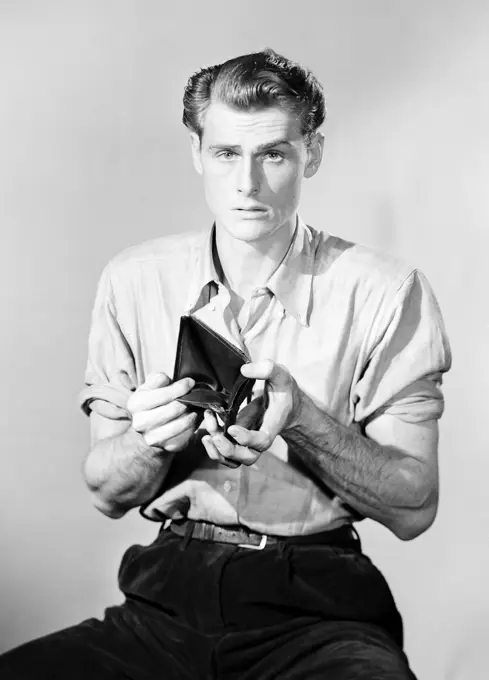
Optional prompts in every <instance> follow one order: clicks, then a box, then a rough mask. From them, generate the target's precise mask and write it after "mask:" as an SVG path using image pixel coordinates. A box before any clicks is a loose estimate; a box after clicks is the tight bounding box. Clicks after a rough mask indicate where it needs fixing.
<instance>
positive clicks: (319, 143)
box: [304, 132, 324, 177]
mask: <svg viewBox="0 0 489 680" xmlns="http://www.w3.org/2000/svg"><path fill="white" fill-rule="evenodd" d="M323 149H324V135H323V133H322V132H316V133H315V134H314V135H313V136H312V137H311V140H310V142H309V144H308V147H307V161H306V166H305V168H304V177H312V176H313V175H315V174H316V172H317V171H318V170H319V166H320V165H321V161H322V159H323Z"/></svg>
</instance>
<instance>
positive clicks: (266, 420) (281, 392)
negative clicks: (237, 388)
mask: <svg viewBox="0 0 489 680" xmlns="http://www.w3.org/2000/svg"><path fill="white" fill-rule="evenodd" d="M241 373H242V374H243V375H244V376H245V377H247V378H255V380H264V381H265V392H264V396H263V397H258V398H257V399H254V400H253V401H252V402H251V403H250V404H248V405H247V406H246V407H245V408H243V409H242V410H241V411H240V412H239V414H238V418H237V420H236V424H235V425H232V426H231V427H230V428H229V429H228V433H229V434H230V435H231V437H233V438H234V439H235V441H236V442H237V444H234V443H233V442H231V441H230V440H229V439H227V437H225V435H224V434H223V430H222V428H221V427H220V426H219V424H218V422H217V419H216V416H215V415H214V413H213V412H212V411H206V412H205V415H204V421H203V427H204V428H205V429H206V430H207V432H208V433H209V434H208V435H205V436H204V437H203V438H202V443H203V444H204V446H205V449H206V451H207V453H208V455H209V457H210V458H212V459H213V460H218V461H219V462H221V463H223V464H224V465H227V466H228V467H238V466H239V465H241V464H242V465H253V463H254V462H255V461H256V460H257V459H258V457H259V456H260V455H261V454H262V453H263V451H266V450H267V449H268V448H270V446H271V445H272V443H273V441H274V439H275V437H276V436H277V435H279V434H280V433H281V432H282V431H283V430H285V429H287V428H290V427H293V426H294V425H296V424H297V422H298V421H299V417H300V410H301V407H302V392H301V390H300V389H299V387H298V385H297V383H296V381H295V380H294V378H293V377H292V376H291V375H290V373H289V371H288V370H287V369H286V368H285V366H282V365H281V364H276V363H274V362H273V361H271V360H270V359H266V360H264V361H258V362H256V363H250V364H245V365H244V366H243V367H242V369H241ZM263 404H266V409H265V412H264V414H263V421H262V425H261V427H260V429H259V430H249V429H247V427H248V426H249V423H250V422H252V421H253V420H254V419H255V418H256V415H257V410H258V409H259V408H260V406H262V405H263Z"/></svg>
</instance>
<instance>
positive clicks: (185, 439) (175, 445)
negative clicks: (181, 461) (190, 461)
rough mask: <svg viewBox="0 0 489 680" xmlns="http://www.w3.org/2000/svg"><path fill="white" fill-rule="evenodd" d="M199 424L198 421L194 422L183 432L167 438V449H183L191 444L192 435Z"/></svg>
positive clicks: (170, 450)
mask: <svg viewBox="0 0 489 680" xmlns="http://www.w3.org/2000/svg"><path fill="white" fill-rule="evenodd" d="M197 426H198V422H193V423H192V424H191V425H190V427H188V428H187V429H186V430H184V431H183V432H182V433H181V434H179V435H177V436H176V437H171V438H170V439H167V440H166V442H165V451H169V452H170V453H171V452H173V451H182V450H183V449H185V448H186V447H187V446H188V445H189V442H190V440H191V439H192V436H193V435H194V434H195V431H196V429H197Z"/></svg>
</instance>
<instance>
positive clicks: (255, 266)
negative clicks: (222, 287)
mask: <svg viewBox="0 0 489 680" xmlns="http://www.w3.org/2000/svg"><path fill="white" fill-rule="evenodd" d="M295 226H296V218H294V219H292V220H291V221H290V224H285V225H283V226H282V227H281V228H280V229H279V230H277V231H276V232H275V233H273V234H272V235H271V236H270V237H268V238H265V239H262V240H259V241H253V242H252V243H248V242H246V241H240V240H239V239H236V238H234V237H233V236H231V234H229V232H227V231H226V230H225V229H224V228H222V227H220V226H219V224H216V249H217V259H218V262H216V264H217V265H218V266H219V265H220V268H221V269H222V274H223V282H224V283H225V284H226V286H227V287H228V288H229V289H230V291H231V293H234V294H235V295H237V296H238V297H239V298H241V299H243V300H248V299H249V298H250V297H251V294H252V292H253V290H254V289H255V288H259V287H260V286H264V285H265V284H266V283H267V281H268V279H269V278H270V277H271V276H272V274H273V273H274V272H275V270H276V269H277V267H278V266H279V264H280V263H281V262H282V260H283V258H284V256H285V254H286V252H287V250H288V248H289V246H290V243H291V241H292V237H293V235H294V232H295Z"/></svg>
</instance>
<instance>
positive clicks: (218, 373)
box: [173, 316, 255, 438]
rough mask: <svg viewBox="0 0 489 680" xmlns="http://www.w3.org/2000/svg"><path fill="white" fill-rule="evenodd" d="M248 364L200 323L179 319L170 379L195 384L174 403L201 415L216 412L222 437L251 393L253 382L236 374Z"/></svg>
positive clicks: (243, 355)
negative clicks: (185, 406) (220, 425)
mask: <svg viewBox="0 0 489 680" xmlns="http://www.w3.org/2000/svg"><path fill="white" fill-rule="evenodd" d="M248 361H249V360H248V357H247V356H246V354H244V352H242V351H241V350H240V349H238V348H237V347H235V346H234V345H232V344H231V343H230V342H228V341H227V340H226V339H225V338H223V337H222V336H221V335H219V334H218V333H216V332H215V331H213V330H212V329H211V328H209V327H208V326H206V325H205V324H204V323H202V322H201V321H199V320H198V319H196V318H194V317H192V316H182V317H181V319H180V330H179V333H178V342H177V355H176V359H175V368H174V373H173V380H174V381H175V380H180V379H181V378H193V379H194V380H195V385H194V387H193V388H192V389H191V390H190V392H188V393H187V394H185V395H184V396H183V397H180V398H179V399H177V401H179V402H180V403H182V404H185V405H187V406H188V407H189V408H190V409H191V410H194V411H197V412H199V411H200V412H201V413H202V414H203V412H204V410H205V409H211V410H212V411H214V412H215V413H217V414H218V415H219V416H220V418H221V420H222V422H223V428H224V433H225V434H226V433H227V430H228V428H229V427H230V426H231V425H233V424H234V423H235V422H236V416H237V414H238V410H239V407H240V406H241V404H242V403H243V401H244V400H245V399H246V398H248V399H249V398H250V396H251V392H252V390H253V385H254V383H255V380H254V379H252V378H246V377H245V376H243V375H242V374H241V372H240V369H241V366H243V365H244V364H245V363H248ZM227 436H228V438H230V436H229V435H227Z"/></svg>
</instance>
